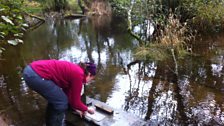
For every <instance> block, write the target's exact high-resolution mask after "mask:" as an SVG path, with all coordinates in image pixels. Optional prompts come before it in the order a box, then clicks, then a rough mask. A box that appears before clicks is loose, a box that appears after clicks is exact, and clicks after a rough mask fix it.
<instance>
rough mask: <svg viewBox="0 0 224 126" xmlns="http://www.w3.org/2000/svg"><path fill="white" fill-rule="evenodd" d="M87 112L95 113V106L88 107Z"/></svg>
mask: <svg viewBox="0 0 224 126" xmlns="http://www.w3.org/2000/svg"><path fill="white" fill-rule="evenodd" d="M87 112H88V113H89V114H94V112H95V110H94V108H91V107H88V110H87Z"/></svg>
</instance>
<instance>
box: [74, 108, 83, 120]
mask: <svg viewBox="0 0 224 126" xmlns="http://www.w3.org/2000/svg"><path fill="white" fill-rule="evenodd" d="M75 112H76V113H77V114H78V115H79V116H80V117H81V118H82V117H83V115H84V112H82V111H80V110H77V109H76V110H75Z"/></svg>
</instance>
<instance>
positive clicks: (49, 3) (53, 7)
mask: <svg viewBox="0 0 224 126" xmlns="http://www.w3.org/2000/svg"><path fill="white" fill-rule="evenodd" d="M38 1H39V2H40V3H41V4H42V6H43V9H44V10H45V11H61V10H63V9H65V8H66V7H67V4H68V3H67V1H66V0H38Z"/></svg>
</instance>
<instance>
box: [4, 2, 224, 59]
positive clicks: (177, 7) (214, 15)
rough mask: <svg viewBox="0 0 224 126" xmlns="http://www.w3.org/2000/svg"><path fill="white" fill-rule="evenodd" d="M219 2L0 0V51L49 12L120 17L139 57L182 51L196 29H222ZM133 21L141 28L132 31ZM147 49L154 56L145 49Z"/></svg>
mask: <svg viewBox="0 0 224 126" xmlns="http://www.w3.org/2000/svg"><path fill="white" fill-rule="evenodd" d="M223 4H224V1H223V0H181V1H179V0H2V1H1V2H0V14H1V18H0V31H1V32H0V53H2V52H3V51H4V50H5V48H4V47H5V45H7V44H11V45H17V44H18V43H23V40H22V38H23V35H24V32H27V31H28V30H32V29H34V28H36V27H38V26H39V25H41V24H42V23H43V22H44V21H45V20H48V18H49V17H54V18H64V17H69V16H72V15H73V14H81V15H85V16H95V17H97V16H119V17H122V18H123V19H124V20H126V22H127V30H128V31H129V32H130V34H131V35H133V37H135V38H136V39H137V40H138V41H139V43H140V44H139V45H140V46H139V48H138V49H137V51H136V55H137V56H139V57H142V58H153V59H157V60H161V59H163V58H166V55H164V54H166V53H167V51H168V52H170V54H171V55H172V54H174V53H175V54H178V55H180V56H182V55H185V54H187V53H188V52H189V50H191V49H190V46H189V44H188V42H189V41H191V40H192V39H194V37H195V36H196V35H198V34H202V33H203V34H215V33H217V32H220V31H222V29H223V21H224V13H222V12H223V11H224V6H223ZM136 26H139V27H141V31H138V32H135V30H134V28H135V27H136ZM152 27H153V32H152V29H151V28H152ZM170 36H171V37H170ZM164 48H165V49H164ZM167 49H168V50H167ZM151 50H154V51H155V52H157V53H156V56H154V54H152V53H150V54H149V53H148V52H149V51H151ZM170 50H171V51H170ZM158 54H160V55H158Z"/></svg>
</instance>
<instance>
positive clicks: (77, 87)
mask: <svg viewBox="0 0 224 126" xmlns="http://www.w3.org/2000/svg"><path fill="white" fill-rule="evenodd" d="M82 81H83V77H82V76H80V77H74V78H73V79H72V81H71V86H70V89H69V91H68V99H69V103H70V105H71V107H72V108H73V109H78V110H80V111H82V112H85V111H87V110H88V108H87V106H86V105H85V104H84V103H83V102H82V101H81V90H82Z"/></svg>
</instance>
